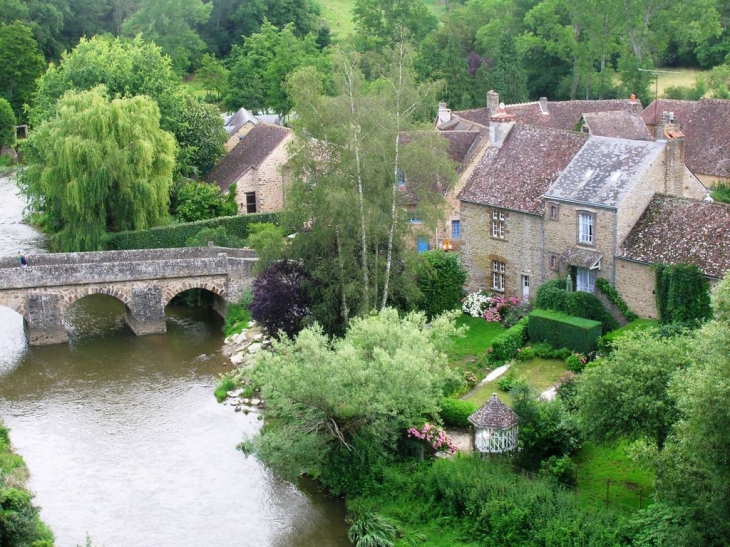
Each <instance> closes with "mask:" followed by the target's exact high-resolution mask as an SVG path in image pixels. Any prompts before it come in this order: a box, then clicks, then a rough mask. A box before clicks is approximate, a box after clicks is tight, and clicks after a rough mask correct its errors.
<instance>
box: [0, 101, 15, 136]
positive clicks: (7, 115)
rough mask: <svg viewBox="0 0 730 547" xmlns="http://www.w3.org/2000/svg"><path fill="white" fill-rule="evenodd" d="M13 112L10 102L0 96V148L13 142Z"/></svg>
mask: <svg viewBox="0 0 730 547" xmlns="http://www.w3.org/2000/svg"><path fill="white" fill-rule="evenodd" d="M15 125H16V120H15V114H14V113H13V109H12V107H11V106H10V103H9V102H8V101H6V100H5V99H3V98H2V97H0V149H2V147H3V145H6V146H13V145H14V144H15Z"/></svg>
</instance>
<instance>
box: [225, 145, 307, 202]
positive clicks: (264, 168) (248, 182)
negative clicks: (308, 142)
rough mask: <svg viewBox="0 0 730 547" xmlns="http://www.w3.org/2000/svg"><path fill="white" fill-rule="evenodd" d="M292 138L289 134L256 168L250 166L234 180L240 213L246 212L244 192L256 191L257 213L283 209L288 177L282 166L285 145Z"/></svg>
mask: <svg viewBox="0 0 730 547" xmlns="http://www.w3.org/2000/svg"><path fill="white" fill-rule="evenodd" d="M292 138H293V137H292V134H289V136H287V137H286V138H285V139H284V140H283V141H282V142H281V143H280V144H279V146H277V147H276V148H275V149H274V150H273V152H271V154H269V156H268V157H267V158H266V159H265V160H264V161H263V162H261V165H259V166H258V168H256V167H252V168H251V169H249V170H248V171H247V172H246V173H245V174H244V175H243V177H241V178H240V179H239V180H238V181H237V182H236V203H237V204H238V212H239V213H240V214H242V215H245V214H246V193H249V192H255V193H256V212H257V213H272V212H276V211H281V210H282V209H284V199H285V195H284V193H285V190H286V186H287V184H288V178H287V176H286V174H284V173H283V172H282V168H283V166H284V164H286V162H287V159H288V156H287V145H288V144H289V142H290V141H291V139H292Z"/></svg>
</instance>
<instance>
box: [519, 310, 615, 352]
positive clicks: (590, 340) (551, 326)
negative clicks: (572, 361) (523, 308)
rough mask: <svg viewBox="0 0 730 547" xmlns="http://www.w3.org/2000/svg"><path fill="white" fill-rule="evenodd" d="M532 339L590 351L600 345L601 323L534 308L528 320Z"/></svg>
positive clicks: (580, 350) (556, 345)
mask: <svg viewBox="0 0 730 547" xmlns="http://www.w3.org/2000/svg"><path fill="white" fill-rule="evenodd" d="M528 329H529V337H530V340H533V341H535V342H548V343H549V344H551V345H552V346H553V347H568V348H570V349H572V350H573V351H578V352H582V353H590V352H593V351H595V350H596V348H597V347H598V337H599V336H600V335H601V324H600V323H599V322H598V321H591V320H590V319H583V318H581V317H571V316H568V315H566V314H564V313H561V312H558V311H552V310H533V311H532V312H531V313H530V316H529V322H528Z"/></svg>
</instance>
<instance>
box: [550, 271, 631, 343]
mask: <svg viewBox="0 0 730 547" xmlns="http://www.w3.org/2000/svg"><path fill="white" fill-rule="evenodd" d="M535 307H536V308H540V309H542V310H555V311H560V312H563V313H565V314H566V315H572V316H574V317H583V318H584V319H592V320H593V321H598V322H600V323H601V326H602V328H603V332H611V331H612V330H616V329H617V328H618V327H619V324H618V321H616V319H615V318H614V317H613V316H612V315H611V314H610V313H609V312H608V310H607V309H606V307H605V306H604V305H603V303H602V302H601V301H600V300H599V299H598V297H597V296H596V295H595V294H592V293H589V292H583V291H574V292H573V291H571V292H568V291H566V290H565V282H564V281H562V280H560V279H553V280H551V281H546V282H545V283H543V284H542V285H540V288H539V289H538V290H537V294H536V295H535Z"/></svg>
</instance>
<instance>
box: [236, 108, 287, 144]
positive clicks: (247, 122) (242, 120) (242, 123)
mask: <svg viewBox="0 0 730 547" xmlns="http://www.w3.org/2000/svg"><path fill="white" fill-rule="evenodd" d="M222 117H223V128H224V129H225V130H226V131H227V132H228V140H227V141H226V144H225V147H226V152H230V151H231V150H233V147H234V146H236V144H238V141H240V140H241V139H242V138H243V137H245V136H246V135H247V134H248V132H249V131H251V129H253V128H254V127H255V126H256V125H258V124H259V123H260V122H264V123H268V124H271V125H282V124H281V120H280V119H279V117H278V116H276V115H270V114H265V115H262V114H259V115H255V114H254V113H253V112H251V111H250V110H246V109H245V108H239V109H238V110H237V111H236V112H234V113H233V114H230V113H229V114H223V115H222Z"/></svg>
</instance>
